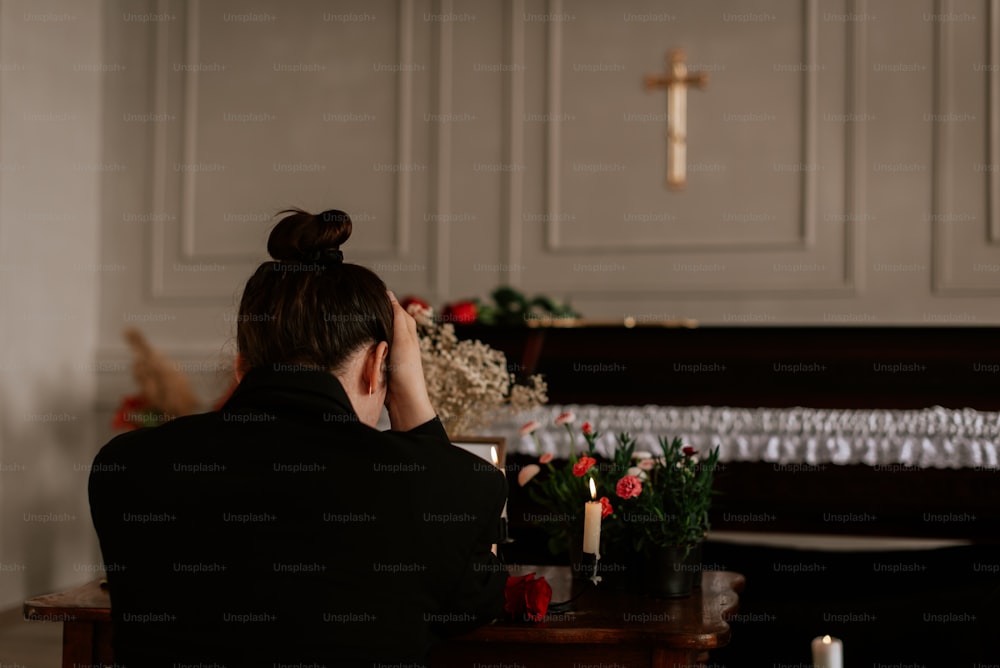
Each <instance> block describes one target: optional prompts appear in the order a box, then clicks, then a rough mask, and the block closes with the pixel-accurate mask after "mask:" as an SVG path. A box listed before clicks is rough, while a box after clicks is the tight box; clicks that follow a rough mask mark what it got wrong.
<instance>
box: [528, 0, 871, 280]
mask: <svg viewBox="0 0 1000 668" xmlns="http://www.w3.org/2000/svg"><path fill="white" fill-rule="evenodd" d="M803 8H804V11H803V18H802V53H803V64H804V65H805V66H804V67H803V72H802V85H803V90H802V98H801V105H802V107H801V109H802V111H801V118H802V134H801V147H802V154H801V160H802V162H803V164H806V165H812V164H817V163H818V160H817V159H818V157H819V143H820V138H819V130H818V114H819V106H820V105H819V79H820V76H821V75H820V74H819V73H820V72H821V70H822V68H821V64H820V62H819V41H820V35H819V32H820V30H819V26H820V18H819V17H820V8H819V3H818V2H817V0H806V2H804V3H803ZM865 10H866V2H865V0H852V1H850V2H849V3H848V11H849V12H852V13H860V14H864V13H865ZM548 11H549V13H550V14H551V15H562V14H563V13H564V5H563V0H549V7H548ZM562 26H563V23H562V22H560V21H551V22H549V24H548V26H547V66H546V73H547V85H546V104H547V108H546V112H547V114H548V115H549V117H550V118H559V117H560V114H561V113H562V106H563V105H562V92H561V86H562V79H561V73H562V69H563V28H562ZM844 31H845V50H844V63H845V79H846V82H845V90H844V100H845V102H844V107H845V108H844V111H845V114H846V116H847V117H848V118H857V117H858V115H859V114H860V113H862V112H863V111H864V110H865V104H866V99H867V98H866V94H865V90H866V87H867V85H868V62H867V49H866V45H865V40H866V34H867V33H866V27H865V24H864V22H862V21H852V22H846V23H845V27H844ZM637 85H638V82H637ZM861 125H862V123H855V122H847V123H845V128H844V164H843V179H844V193H843V198H842V199H843V202H844V215H843V219H844V221H843V235H842V237H841V244H842V256H843V271H842V275H841V276H840V277H838V278H837V279H836V280H835V281H833V282H831V283H830V284H829V285H821V286H810V287H799V286H798V285H797V284H796V282H791V281H790V282H789V283H790V285H789V287H787V288H782V287H774V286H773V285H771V284H760V283H757V284H755V283H753V282H752V281H747V282H743V283H740V284H739V285H726V286H724V287H716V286H708V285H706V286H686V287H683V288H664V287H661V286H656V287H645V286H630V287H626V286H621V287H620V289H607V290H605V289H599V290H593V289H587V290H578V291H574V292H573V293H572V294H573V296H574V297H576V298H609V299H610V298H616V297H623V298H625V297H628V298H652V297H657V296H660V297H662V296H671V297H677V296H681V297H684V296H691V297H705V296H713V295H718V294H720V293H725V294H733V293H740V294H744V293H752V294H754V295H757V296H762V297H763V296H768V295H780V296H782V297H792V298H797V297H801V298H807V297H811V296H854V295H857V294H858V293H859V290H860V289H861V288H862V286H863V284H864V275H865V272H864V267H863V264H862V263H863V261H864V234H863V231H864V223H865V219H866V217H865V215H864V214H863V212H864V207H865V189H864V184H863V174H864V160H865V150H864V141H865V131H864V129H863V128H862V127H860V126H861ZM546 140H547V141H546V154H545V175H546V184H545V195H544V197H545V212H546V217H545V240H546V244H547V251H548V252H550V253H552V254H554V255H568V254H580V255H583V254H600V253H609V252H610V253H616V252H617V253H655V252H659V253H677V252H688V253H693V252H705V251H708V252H718V253H740V254H743V253H759V252H761V251H781V252H783V251H793V252H794V251H801V252H808V251H811V250H815V249H816V244H817V225H818V219H819V217H820V216H819V201H818V200H819V197H818V192H817V180H818V175H817V173H816V172H815V171H812V170H808V169H805V170H803V171H802V175H801V182H800V193H801V195H800V197H801V212H800V226H799V233H798V236H797V238H795V239H791V240H789V241H788V242H781V243H775V242H773V241H760V242H752V241H751V242H744V241H740V242H732V241H729V240H726V239H718V240H712V241H709V242H704V241H691V242H686V241H684V240H672V241H670V242H667V243H646V242H641V241H629V240H628V239H627V238H621V237H618V238H616V240H615V241H614V242H612V243H600V244H597V243H586V242H584V243H579V242H573V243H570V242H568V241H567V240H566V239H565V238H564V236H565V235H564V234H563V233H562V229H561V226H560V221H561V220H562V219H563V216H561V213H562V194H561V186H562V165H561V163H560V159H559V158H560V155H561V151H562V145H563V141H562V136H561V127H560V124H559V123H558V122H551V123H549V125H548V131H547V133H546ZM806 259H808V258H806Z"/></svg>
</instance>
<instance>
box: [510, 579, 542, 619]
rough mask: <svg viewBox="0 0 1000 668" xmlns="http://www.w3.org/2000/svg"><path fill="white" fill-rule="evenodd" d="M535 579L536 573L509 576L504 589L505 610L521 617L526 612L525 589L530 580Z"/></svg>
mask: <svg viewBox="0 0 1000 668" xmlns="http://www.w3.org/2000/svg"><path fill="white" fill-rule="evenodd" d="M533 579H535V574H534V573H528V574H527V575H521V576H519V577H516V578H507V584H506V585H505V586H504V590H503V596H504V604H503V609H504V612H506V613H507V614H509V615H513V616H514V617H520V616H521V615H522V614H523V613H524V600H525V599H524V596H525V590H526V589H527V586H528V582H530V581H531V580H533Z"/></svg>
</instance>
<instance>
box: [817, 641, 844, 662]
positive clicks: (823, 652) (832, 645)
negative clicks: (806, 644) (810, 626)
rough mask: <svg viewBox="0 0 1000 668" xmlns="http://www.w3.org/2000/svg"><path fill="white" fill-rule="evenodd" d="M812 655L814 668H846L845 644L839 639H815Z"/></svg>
mask: <svg viewBox="0 0 1000 668" xmlns="http://www.w3.org/2000/svg"><path fill="white" fill-rule="evenodd" d="M812 653H813V667H814V668H844V643H842V642H841V641H840V640H839V639H837V638H831V637H830V636H823V637H822V638H813V641H812Z"/></svg>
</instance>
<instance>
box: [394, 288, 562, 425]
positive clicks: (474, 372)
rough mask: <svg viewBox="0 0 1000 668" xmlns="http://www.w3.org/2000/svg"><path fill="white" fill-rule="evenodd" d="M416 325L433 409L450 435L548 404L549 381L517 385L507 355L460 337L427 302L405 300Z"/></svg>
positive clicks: (530, 380)
mask: <svg viewBox="0 0 1000 668" xmlns="http://www.w3.org/2000/svg"><path fill="white" fill-rule="evenodd" d="M403 304H405V308H406V309H407V311H408V312H409V313H410V314H411V315H412V316H413V317H414V318H415V319H416V321H417V332H418V333H419V335H420V353H421V359H422V362H423V368H424V379H425V381H426V383H427V393H428V395H429V396H430V400H431V405H432V406H434V410H435V411H436V412H437V414H438V417H440V418H441V421H442V422H443V423H444V426H445V429H446V430H447V431H448V433H450V434H467V433H470V432H471V431H473V430H475V429H478V428H481V427H484V426H486V425H488V424H490V422H492V421H493V420H495V419H496V418H498V417H499V416H500V415H501V413H503V412H507V413H510V414H513V413H516V412H520V411H524V410H530V409H532V408H537V407H538V406H541V405H542V404H544V403H545V402H546V401H548V396H547V394H546V392H547V387H546V385H545V381H544V380H543V379H542V377H541V376H539V375H533V376H530V377H529V378H528V379H527V384H525V385H520V384H518V383H517V382H516V378H515V376H514V374H512V373H510V371H509V370H508V367H507V356H506V355H504V354H503V352H501V351H499V350H496V349H494V348H491V347H490V346H488V345H486V344H485V343H483V342H482V341H475V340H468V339H463V340H459V338H458V337H457V336H456V335H455V326H454V325H453V324H451V323H450V322H438V321H436V320H435V319H434V313H433V311H432V310H431V308H430V307H429V306H427V305H426V304H425V303H423V302H420V301H418V300H414V299H412V298H411V299H407V300H404V301H403Z"/></svg>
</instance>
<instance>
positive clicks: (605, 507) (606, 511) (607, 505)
mask: <svg viewBox="0 0 1000 668" xmlns="http://www.w3.org/2000/svg"><path fill="white" fill-rule="evenodd" d="M613 512H615V509H614V508H613V507H612V506H611V502H610V501H608V497H606V496H602V497H601V519H602V520H603V519H604V518H605V517H607V516H608V515H610V514H611V513H613Z"/></svg>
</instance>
